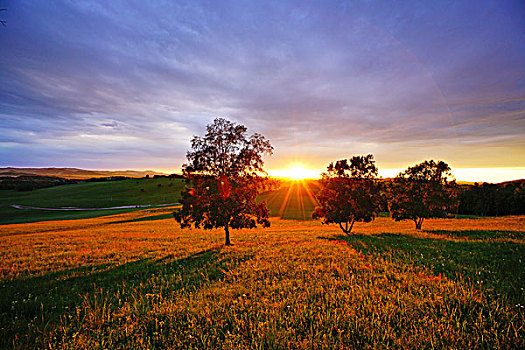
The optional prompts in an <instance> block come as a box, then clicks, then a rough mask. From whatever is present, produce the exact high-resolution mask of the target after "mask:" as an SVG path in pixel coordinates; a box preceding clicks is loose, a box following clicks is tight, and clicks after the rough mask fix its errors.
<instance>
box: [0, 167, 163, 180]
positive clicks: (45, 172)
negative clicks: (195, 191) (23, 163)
mask: <svg viewBox="0 0 525 350" xmlns="http://www.w3.org/2000/svg"><path fill="white" fill-rule="evenodd" d="M23 175H39V176H56V177H62V178H66V179H78V180H80V179H88V178H94V177H108V176H126V177H144V176H146V175H149V176H153V175H167V174H164V173H161V172H158V171H153V170H144V171H139V170H86V169H77V168H12V167H7V168H0V176H23Z"/></svg>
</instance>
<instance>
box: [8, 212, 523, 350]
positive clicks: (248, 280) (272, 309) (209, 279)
mask: <svg viewBox="0 0 525 350" xmlns="http://www.w3.org/2000/svg"><path fill="white" fill-rule="evenodd" d="M281 206H282V205H281ZM271 223H272V226H271V227H270V228H267V229H262V228H259V229H254V230H238V231H232V243H233V244H234V245H233V246H232V247H224V246H223V239H224V233H223V231H221V230H211V231H204V230H195V229H185V230H181V229H180V227H178V226H177V225H176V223H175V222H174V220H173V219H172V218H170V210H169V209H167V208H162V209H151V210H141V211H134V212H128V213H123V214H117V215H109V216H103V217H98V218H90V219H81V220H62V221H46V222H37V223H26V224H13V225H3V226H1V227H0V278H1V282H0V286H1V287H0V332H1V336H0V347H1V348H50V349H87V348H121V349H133V348H141V349H142V348H151V349H153V348H177V349H180V348H184V349H202V348H210V349H221V348H222V349H246V348H247V349H282V348H296V349H306V348H308V349H331V348H364V349H367V348H369V349H372V348H413V349H420V348H450V349H454V348H461V349H471V348H509V349H514V348H523V347H525V309H524V308H523V305H525V298H524V292H523V288H524V286H525V285H524V280H525V277H524V276H525V273H524V271H525V269H524V268H523V262H524V259H525V248H524V247H525V231H524V227H525V218H524V217H521V216H509V217H500V218H476V219H432V220H427V221H425V223H424V225H423V231H416V230H414V228H413V223H412V222H394V221H393V220H391V219H389V218H384V217H379V218H377V219H376V220H375V221H374V222H372V223H368V224H364V223H357V224H356V226H355V227H354V231H355V232H354V233H355V234H354V235H351V236H345V235H341V231H340V230H339V229H338V228H337V227H336V226H326V225H321V224H320V223H319V222H317V221H306V220H301V221H298V220H285V219H279V218H272V219H271Z"/></svg>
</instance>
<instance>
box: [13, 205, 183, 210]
mask: <svg viewBox="0 0 525 350" xmlns="http://www.w3.org/2000/svg"><path fill="white" fill-rule="evenodd" d="M173 205H180V203H167V204H157V205H153V204H137V205H121V206H119V207H107V208H77V207H61V208H42V207H31V206H27V205H19V204H11V205H10V207H13V208H15V209H20V210H48V211H75V210H76V211H87V210H112V209H134V208H151V207H170V206H173Z"/></svg>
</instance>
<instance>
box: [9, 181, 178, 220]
mask: <svg viewBox="0 0 525 350" xmlns="http://www.w3.org/2000/svg"><path fill="white" fill-rule="evenodd" d="M183 187H184V181H183V180H181V179H169V178H156V179H146V178H137V179H127V180H122V181H105V182H82V183H78V184H72V185H62V186H56V187H49V188H42V189H38V190H33V191H7V190H3V191H0V225H1V224H13V223H24V222H37V221H42V220H71V219H81V218H92V217H98V216H103V215H110V214H115V213H123V212H128V211H130V209H124V210H117V211H115V210H107V211H103V210H102V211H89V210H88V211H42V210H20V209H15V208H12V207H10V205H12V204H18V205H24V206H34V207H44V208H60V207H78V208H108V207H117V206H125V205H156V204H164V203H176V202H177V201H178V200H179V198H180V191H181V190H182V188H183Z"/></svg>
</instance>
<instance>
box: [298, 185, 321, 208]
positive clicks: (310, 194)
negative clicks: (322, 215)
mask: <svg viewBox="0 0 525 350" xmlns="http://www.w3.org/2000/svg"><path fill="white" fill-rule="evenodd" d="M310 183H311V182H310ZM301 185H302V186H303V187H304V190H305V192H306V196H307V197H308V199H310V201H311V202H312V204H313V205H314V207H317V206H319V202H317V199H316V198H315V196H314V195H313V193H312V191H311V190H310V189H309V188H308V185H309V184H307V183H306V181H301Z"/></svg>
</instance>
